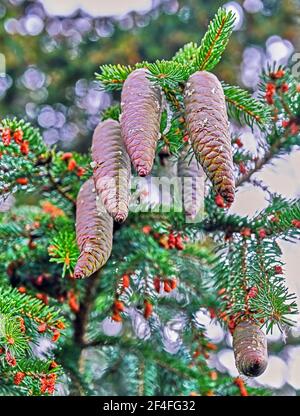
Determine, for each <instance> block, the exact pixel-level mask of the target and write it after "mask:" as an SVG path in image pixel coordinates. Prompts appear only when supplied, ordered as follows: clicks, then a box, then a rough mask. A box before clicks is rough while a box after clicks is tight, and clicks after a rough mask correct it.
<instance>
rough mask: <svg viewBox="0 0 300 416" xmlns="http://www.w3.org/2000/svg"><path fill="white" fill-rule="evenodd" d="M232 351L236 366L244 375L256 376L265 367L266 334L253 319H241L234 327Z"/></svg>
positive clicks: (266, 351) (266, 353)
mask: <svg viewBox="0 0 300 416" xmlns="http://www.w3.org/2000/svg"><path fill="white" fill-rule="evenodd" d="M233 351H234V356H235V363H236V367H237V369H238V370H239V372H240V373H242V374H244V375H245V376H248V377H257V376H259V375H261V374H262V373H263V372H264V371H265V369H266V368H267V365H268V350H267V340H266V336H265V334H264V333H263V332H262V330H261V329H260V328H259V326H258V325H257V324H255V323H254V322H253V321H242V322H240V323H239V324H238V325H237V326H236V327H235V329H234V333H233Z"/></svg>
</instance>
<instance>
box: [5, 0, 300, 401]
mask: <svg viewBox="0 0 300 416" xmlns="http://www.w3.org/2000/svg"><path fill="white" fill-rule="evenodd" d="M219 6H224V7H226V8H230V9H232V10H233V11H234V12H235V13H236V17H237V18H236V26H235V32H234V34H233V36H232V38H231V42H230V44H229V46H228V48H227V51H226V53H225V54H224V58H223V60H222V62H221V63H220V64H219V65H218V67H217V69H216V73H217V75H219V76H220V78H222V79H224V80H225V81H226V82H229V83H236V84H239V85H241V86H243V87H245V88H248V89H249V90H250V91H252V92H253V93H254V94H255V91H256V88H257V85H258V82H259V75H260V73H261V71H262V69H263V68H264V67H265V66H266V65H268V64H269V63H273V62H274V61H276V62H277V63H278V64H288V63H289V62H290V61H291V60H292V59H293V57H294V56H295V54H296V53H299V52H300V1H299V0H285V1H278V0H265V1H263V0H244V1H229V2H223V1H215V0H212V1H203V0H109V1H107V0H58V1H57V0H37V1H24V0H1V1H0V53H1V54H2V55H0V58H1V59H0V116H1V117H3V116H5V115H10V116H13V115H16V116H20V117H24V118H26V119H28V120H30V121H31V122H32V123H33V124H35V125H37V126H39V127H40V128H41V130H42V132H43V137H44V140H45V142H46V143H47V144H48V145H49V146H51V145H54V144H55V145H57V146H58V147H59V148H62V149H76V150H80V151H87V149H88V147H89V145H90V142H91V136H92V131H93V129H94V127H95V125H96V124H97V123H98V121H99V117H100V115H101V112H102V111H103V110H104V109H105V108H106V107H107V106H109V105H111V104H112V103H113V101H114V100H115V99H116V97H114V96H113V95H111V94H108V93H106V92H104V91H101V90H100V88H99V85H98V84H97V83H96V82H95V81H94V73H95V72H96V71H97V70H98V67H99V65H100V64H103V63H123V64H133V63H135V62H137V61H141V60H144V59H145V60H148V61H153V60H155V59H160V58H165V59H168V58H169V57H171V56H172V55H173V54H174V53H175V52H176V50H177V49H178V48H179V47H181V46H182V45H183V44H184V43H186V42H190V41H195V42H198V41H199V40H200V39H201V36H202V35H203V34H204V32H205V29H206V27H207V24H208V21H209V19H210V18H211V17H213V15H214V13H215V11H216V10H217V8H218V7H219ZM4 64H5V65H4ZM299 76H300V74H299ZM299 82H300V78H299ZM232 128H233V130H235V132H237V134H239V137H240V138H241V140H242V142H243V144H244V146H245V147H246V148H247V147H248V148H249V150H252V151H255V149H256V145H255V144H256V143H257V140H259V131H257V130H254V131H251V129H249V128H242V127H237V126H232ZM299 166H300V152H299V151H297V150H294V151H293V152H292V153H291V154H290V155H288V156H285V157H284V158H281V159H278V160H277V161H276V162H274V163H273V164H272V165H271V166H270V165H269V166H268V167H266V168H264V169H263V170H262V171H261V172H260V173H259V174H257V175H256V176H255V181H256V184H257V183H259V182H261V183H262V186H259V187H257V186H255V185H247V186H245V187H243V188H242V189H241V190H240V191H239V192H238V195H237V199H236V202H235V203H234V205H233V206H232V208H231V210H232V211H233V212H238V213H240V214H244V215H250V216H252V215H254V214H255V213H256V212H257V211H258V210H260V209H262V208H264V207H265V206H266V205H267V202H266V198H267V196H268V193H269V192H278V193H280V194H282V195H283V196H285V197H288V198H299V197H300V169H299ZM279 244H280V246H281V248H282V251H283V258H284V260H285V261H286V268H285V272H286V276H287V282H288V286H289V288H290V289H291V290H292V291H294V292H296V293H297V294H298V299H299V297H300V276H299V270H300V261H299V259H300V244H292V243H289V242H287V241H279ZM298 304H299V306H300V302H298ZM198 319H199V320H200V321H201V322H202V323H203V324H205V325H206V326H207V334H208V336H209V337H210V338H211V339H212V341H213V342H215V343H218V344H220V345H221V346H222V348H221V351H220V352H219V353H217V354H215V355H212V358H211V361H212V365H213V366H215V367H217V368H218V369H219V370H220V371H224V372H229V373H230V374H231V375H233V376H235V375H237V371H236V369H235V366H234V359H233V352H232V348H231V337H230V336H229V335H228V334H226V333H224V331H223V330H222V329H221V327H220V326H219V325H218V324H217V323H215V322H213V323H212V322H211V320H210V318H209V317H208V315H207V312H206V311H199V316H198ZM173 324H174V325H173V326H172V325H171V324H170V326H169V327H166V331H167V332H168V334H167V335H168V338H169V339H170V345H169V346H168V349H169V350H172V349H173V350H174V351H175V350H176V343H177V342H179V341H178V339H177V338H178V332H177V331H176V325H177V326H178V322H176V320H175V321H174V323H173ZM268 340H269V350H270V362H269V367H268V369H267V371H266V372H265V373H264V374H263V375H262V376H261V377H259V378H258V379H256V380H255V381H253V382H251V383H252V384H254V385H262V386H266V387H268V388H271V389H273V390H274V392H275V394H278V395H295V394H297V393H298V394H299V392H300V319H299V318H298V321H297V322H296V324H295V327H294V328H293V329H291V330H289V331H287V332H280V331H279V330H278V331H275V332H274V333H273V334H270V335H268Z"/></svg>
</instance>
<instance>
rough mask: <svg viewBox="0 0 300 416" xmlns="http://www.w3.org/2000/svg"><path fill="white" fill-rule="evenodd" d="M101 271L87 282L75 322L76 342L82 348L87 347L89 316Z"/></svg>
mask: <svg viewBox="0 0 300 416" xmlns="http://www.w3.org/2000/svg"><path fill="white" fill-rule="evenodd" d="M101 270H102V269H100V270H98V271H97V272H95V273H94V274H92V276H90V277H89V278H88V280H87V281H86V282H87V283H86V287H85V295H84V298H83V299H82V301H81V302H80V309H79V312H78V313H77V314H76V317H75V319H74V321H73V327H74V342H75V344H77V345H79V346H80V347H81V348H83V347H84V346H86V341H85V334H86V328H87V325H88V320H89V314H90V311H91V308H92V305H93V300H94V298H95V296H96V289H97V284H98V281H99V278H100V275H101Z"/></svg>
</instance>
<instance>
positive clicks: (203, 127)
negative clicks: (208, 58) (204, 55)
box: [184, 71, 235, 203]
mask: <svg viewBox="0 0 300 416" xmlns="http://www.w3.org/2000/svg"><path fill="white" fill-rule="evenodd" d="M184 102H185V110H186V123H187V127H188V131H189V136H190V139H191V143H192V146H193V149H194V152H195V154H196V156H197V158H198V160H199V161H200V163H201V165H202V167H203V169H204V171H205V173H206V174H207V176H208V177H209V179H210V180H211V181H212V183H213V186H214V188H215V190H216V192H217V193H218V194H220V195H221V196H222V197H223V198H224V199H225V201H226V202H228V203H232V202H233V200H234V187H235V184H234V175H233V160H232V149H231V139H230V134H229V128H228V117H227V112H226V104H225V98H224V93H223V89H222V86H221V83H220V82H219V80H218V78H217V77H216V76H215V75H213V74H211V73H209V72H206V71H198V72H195V73H194V74H193V75H191V76H190V78H189V80H188V82H187V84H186V88H185V98H184Z"/></svg>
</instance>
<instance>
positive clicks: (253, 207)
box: [229, 185, 268, 218]
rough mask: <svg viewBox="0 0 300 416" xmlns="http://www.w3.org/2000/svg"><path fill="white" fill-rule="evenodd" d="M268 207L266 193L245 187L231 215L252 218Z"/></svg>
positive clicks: (238, 196)
mask: <svg viewBox="0 0 300 416" xmlns="http://www.w3.org/2000/svg"><path fill="white" fill-rule="evenodd" d="M267 206H268V202H267V200H266V194H265V192H264V191H263V190H262V189H260V188H257V187H256V186H252V185H245V186H243V187H242V188H240V189H239V191H238V192H237V194H236V198H235V201H234V203H233V204H232V206H231V207H230V211H229V212H230V214H238V215H241V216H249V217H250V218H251V217H253V216H254V215H256V214H257V213H258V212H260V211H261V210H262V209H264V208H266V207H267Z"/></svg>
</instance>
